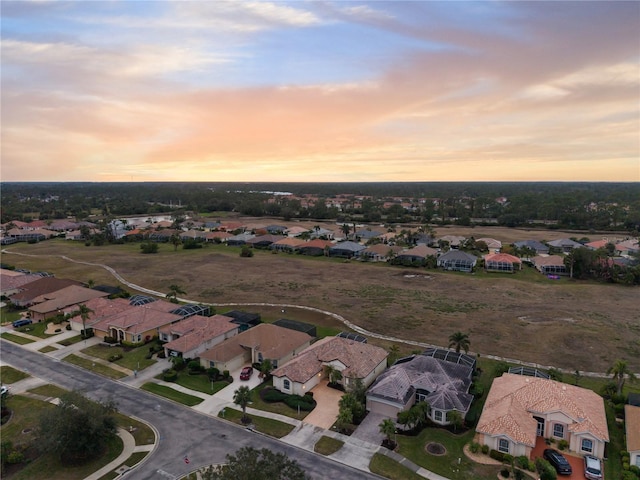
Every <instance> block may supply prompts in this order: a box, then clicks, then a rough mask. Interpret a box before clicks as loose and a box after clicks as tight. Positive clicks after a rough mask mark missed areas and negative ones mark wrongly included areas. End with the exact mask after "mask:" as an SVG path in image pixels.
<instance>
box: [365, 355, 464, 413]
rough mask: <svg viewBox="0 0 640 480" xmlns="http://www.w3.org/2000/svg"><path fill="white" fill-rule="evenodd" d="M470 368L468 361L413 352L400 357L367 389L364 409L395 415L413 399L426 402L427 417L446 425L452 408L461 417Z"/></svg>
mask: <svg viewBox="0 0 640 480" xmlns="http://www.w3.org/2000/svg"><path fill="white" fill-rule="evenodd" d="M472 375H473V368H472V367H470V366H469V365H464V364H461V363H460V364H458V363H453V362H448V361H445V360H439V359H437V358H434V357H429V356H426V355H414V356H413V357H408V358H406V359H402V360H399V361H398V362H396V363H395V364H394V365H393V366H392V367H390V368H389V369H388V370H387V371H385V372H384V373H382V375H380V376H379V377H378V379H377V380H376V381H375V383H374V384H373V385H372V386H371V387H370V388H369V390H367V410H369V411H371V412H374V413H378V414H381V415H386V416H388V417H392V418H395V417H396V416H397V414H398V412H401V411H404V410H408V409H410V408H411V407H412V406H413V405H414V404H415V403H417V402H420V401H426V402H428V403H429V407H430V409H429V418H430V419H431V420H432V421H434V422H435V423H438V424H441V425H448V424H449V423H450V422H449V421H448V419H447V414H448V413H449V412H451V411H453V410H457V411H458V412H460V414H461V415H462V417H463V418H464V417H465V416H466V414H467V412H468V411H469V407H470V406H471V402H472V401H473V395H471V394H470V393H469V387H470V386H471V381H472V379H471V377H472Z"/></svg>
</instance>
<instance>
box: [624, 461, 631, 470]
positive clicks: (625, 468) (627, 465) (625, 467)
mask: <svg viewBox="0 0 640 480" xmlns="http://www.w3.org/2000/svg"><path fill="white" fill-rule="evenodd" d="M629 467H630V465H629V462H628V461H627V460H623V461H622V469H623V470H629Z"/></svg>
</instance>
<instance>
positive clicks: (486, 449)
mask: <svg viewBox="0 0 640 480" xmlns="http://www.w3.org/2000/svg"><path fill="white" fill-rule="evenodd" d="M480 450H482V453H484V454H485V455H486V454H487V453H489V445H482V447H480Z"/></svg>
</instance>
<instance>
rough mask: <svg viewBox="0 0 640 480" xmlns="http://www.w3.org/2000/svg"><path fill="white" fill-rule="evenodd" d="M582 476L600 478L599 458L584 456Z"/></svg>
mask: <svg viewBox="0 0 640 480" xmlns="http://www.w3.org/2000/svg"><path fill="white" fill-rule="evenodd" d="M584 477H585V478H588V479H589V480H602V462H601V461H600V459H599V458H596V457H592V456H591V455H586V456H585V457H584Z"/></svg>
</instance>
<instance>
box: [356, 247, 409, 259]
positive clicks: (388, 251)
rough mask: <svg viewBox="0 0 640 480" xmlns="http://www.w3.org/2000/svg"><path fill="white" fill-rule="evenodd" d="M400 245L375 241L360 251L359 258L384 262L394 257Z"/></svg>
mask: <svg viewBox="0 0 640 480" xmlns="http://www.w3.org/2000/svg"><path fill="white" fill-rule="evenodd" d="M402 250H403V249H402V247H400V246H398V245H387V244H385V243H377V244H375V245H371V246H370V247H367V248H365V249H364V250H362V251H361V252H360V258H362V259H365V260H371V261H374V262H385V261H387V259H389V258H394V257H395V256H396V255H398V254H399V253H400V252H402Z"/></svg>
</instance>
